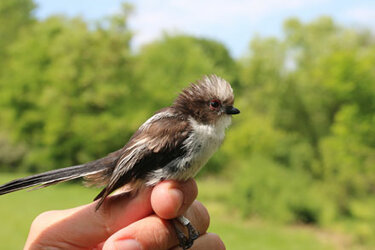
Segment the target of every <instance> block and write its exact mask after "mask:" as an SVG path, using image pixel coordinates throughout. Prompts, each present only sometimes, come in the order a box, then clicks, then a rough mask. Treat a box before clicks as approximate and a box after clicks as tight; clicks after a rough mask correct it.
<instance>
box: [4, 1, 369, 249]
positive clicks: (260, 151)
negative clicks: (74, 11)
mask: <svg viewBox="0 0 375 250" xmlns="http://www.w3.org/2000/svg"><path fill="white" fill-rule="evenodd" d="M34 8H35V4H34V3H33V1H32V0H18V1H13V0H2V1H1V2H0V37H1V39H0V110H1V112H0V121H1V122H0V171H1V172H2V174H1V180H2V182H5V181H8V180H9V179H11V178H13V177H15V176H17V174H15V173H16V172H20V173H26V172H27V173H36V172H41V171H45V170H49V169H53V168H59V167H64V166H69V165H74V164H78V163H82V162H86V161H90V160H93V159H96V158H99V157H102V156H104V155H106V154H107V153H109V152H111V151H114V150H115V149H118V148H119V147H121V146H123V145H124V143H125V142H126V141H127V139H128V138H129V137H130V136H131V134H132V133H133V132H134V131H135V130H136V129H137V128H138V126H139V125H140V124H141V123H142V122H143V121H145V120H146V119H147V117H149V116H150V115H152V113H153V112H155V111H156V110H158V109H160V108H162V107H164V106H167V105H169V104H170V103H171V102H172V101H173V99H174V98H175V97H176V95H177V93H178V92H179V91H180V90H181V89H182V88H184V87H186V86H187V85H188V83H189V82H192V81H195V80H196V79H199V78H200V77H202V75H205V74H211V73H215V74H218V75H220V76H222V77H224V78H225V79H227V80H228V81H230V82H231V83H232V86H233V88H234V91H235V94H236V106H237V107H238V108H239V109H240V110H241V115H239V116H236V117H235V118H234V123H233V125H232V127H231V128H230V130H228V134H227V139H226V141H225V143H224V144H223V146H222V148H221V149H220V152H219V153H217V154H216V155H215V156H214V157H213V159H211V160H210V162H209V163H208V165H207V166H206V168H205V169H204V171H202V173H201V174H200V176H199V177H200V180H199V183H200V191H201V196H200V198H201V199H202V200H203V201H204V202H205V203H206V204H207V206H208V207H209V209H210V212H211V214H213V215H212V217H213V222H212V224H213V226H212V231H215V232H218V233H220V234H221V235H222V237H223V238H224V239H225V240H226V243H227V244H229V245H228V248H229V249H235V248H236V246H237V249H241V248H240V246H243V245H244V244H246V245H248V246H254V249H300V248H301V247H303V249H307V248H306V246H312V249H317V248H318V249H326V248H327V249H332V248H333V249H352V248H360V249H366V248H368V249H371V248H374V247H375V240H374V239H375V213H374V212H373V211H375V197H374V193H375V168H374V165H375V112H374V111H375V83H374V80H375V67H374V65H375V36H374V34H373V33H371V32H370V31H369V30H366V29H354V28H350V27H344V26H342V25H340V24H338V23H336V22H335V21H334V20H332V19H331V18H329V17H321V18H319V19H317V20H315V21H312V22H310V23H303V22H301V21H300V20H298V19H293V18H291V19H289V20H286V21H285V23H284V34H283V36H282V37H278V38H276V37H256V38H254V39H253V40H252V41H250V43H249V50H248V52H247V53H246V54H245V55H243V56H242V57H241V58H239V59H234V58H232V57H231V55H230V54H229V52H228V50H227V48H226V47H225V46H224V45H223V44H221V43H220V42H217V41H214V40H211V39H206V38H202V37H193V36H188V35H184V34H165V35H164V36H163V37H162V38H160V39H159V40H156V41H154V42H152V43H150V44H148V45H146V46H144V47H142V48H141V49H140V50H139V51H137V52H135V51H133V50H132V49H131V48H130V43H131V41H132V37H133V34H132V30H130V29H129V27H128V23H127V22H128V20H129V18H131V13H132V8H131V6H129V5H126V4H125V5H124V8H123V12H122V13H119V14H117V15H115V16H111V17H108V18H106V19H104V20H99V21H97V22H96V23H89V22H87V21H85V20H83V19H82V18H67V17H64V16H51V17H49V18H47V19H45V20H37V19H36V18H35V17H34V15H33V9H34ZM10 172H13V174H9V173H10ZM18 175H20V174H18ZM51 190H53V191H51ZM60 191H61V195H62V193H65V192H67V193H68V192H72V194H71V195H69V197H70V196H72V197H73V196H76V198H77V201H74V200H73V201H67V200H66V199H56V202H54V203H53V204H54V207H50V206H48V205H47V203H44V202H42V201H41V202H35V200H34V199H36V198H37V197H40V199H43V197H41V196H43V195H45V197H47V198H46V201H47V200H48V199H49V198H48V197H50V196H55V197H60V194H59V192H60ZM39 192H40V193H39ZM43 192H44V193H43ZM49 192H50V193H49ZM95 192H97V190H86V189H84V188H78V187H77V186H74V185H63V186H62V187H61V188H59V187H57V188H52V189H50V191H38V192H35V193H27V195H26V193H25V192H21V193H20V194H14V195H9V196H5V197H1V203H0V204H1V206H0V209H1V210H4V211H2V213H1V214H3V215H4V214H12V216H9V217H8V218H7V220H8V221H5V223H6V225H11V224H13V225H17V226H16V228H18V226H19V227H20V228H21V227H22V228H23V229H22V230H23V231H22V232H23V233H22V234H21V233H20V234H19V235H18V236H20V237H22V238H24V237H25V232H26V233H27V228H28V225H29V224H30V221H31V220H32V218H33V217H34V216H35V215H36V214H37V213H39V212H41V211H43V210H47V209H60V208H64V207H69V206H74V205H78V204H82V203H83V202H89V201H90V199H91V198H92V197H93V196H94V193H95ZM17 197H19V198H17ZM27 197H33V199H31V198H27ZM83 197H84V198H83ZM59 200H60V201H59ZM25 202H27V203H28V208H29V209H30V211H34V212H30V214H25V217H19V218H20V219H17V217H18V214H19V213H21V212H16V211H17V209H16V208H17V204H18V205H19V204H20V203H25ZM15 212H16V213H15ZM3 225H4V224H3ZM9 232H11V231H9ZM13 232H14V233H12V234H10V235H9V236H8V237H6V238H5V239H4V240H3V241H2V242H10V241H15V242H19V240H17V230H16V231H13ZM3 235H6V234H5V233H3ZM322 235H323V236H322ZM327 242H328V243H327ZM236 244H237V245H236ZM284 245H285V246H284ZM14 246H15V245H14ZM18 246H19V245H18ZM229 246H230V247H229ZM15 249H16V248H15Z"/></svg>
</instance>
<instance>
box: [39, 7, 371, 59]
mask: <svg viewBox="0 0 375 250" xmlns="http://www.w3.org/2000/svg"><path fill="white" fill-rule="evenodd" d="M35 1H36V3H37V4H38V9H37V11H36V15H37V17H39V18H45V17H48V16H50V15H52V14H57V13H58V14H64V15H67V16H83V17H84V18H85V19H87V20H96V19H100V18H101V17H104V16H108V15H111V14H113V13H116V12H118V11H119V9H120V5H121V2H123V1H121V0H80V1H77V0H64V1H51V0H35ZM127 2H129V3H131V4H133V5H134V7H135V13H134V15H133V16H132V17H131V20H130V26H131V28H132V29H133V30H134V31H135V37H134V39H133V46H134V47H135V48H138V47H139V46H141V45H142V44H145V43H147V42H150V41H152V40H154V39H156V38H158V37H159V36H160V34H162V32H163V31H169V32H184V33H188V34H192V35H196V36H204V37H208V38H213V39H216V40H218V41H221V42H223V43H224V44H225V45H226V46H227V47H228V49H229V50H230V51H231V53H232V55H233V56H235V57H238V56H240V55H241V54H243V53H244V52H246V51H247V48H248V44H249V41H250V39H251V37H252V36H254V35H255V34H259V35H261V36H269V35H276V36H277V35H280V34H281V31H282V23H283V21H284V20H285V19H286V18H288V17H298V18H300V19H301V20H303V21H310V20H312V19H314V18H317V17H319V16H322V15H329V16H332V17H334V19H335V20H337V21H338V22H340V23H343V24H345V25H348V26H360V27H369V28H370V29H373V30H375V28H374V27H375V1H373V0H358V1H353V0H342V1H339V0H288V1H287V0H284V1H282V0H232V1H228V0H129V1H127Z"/></svg>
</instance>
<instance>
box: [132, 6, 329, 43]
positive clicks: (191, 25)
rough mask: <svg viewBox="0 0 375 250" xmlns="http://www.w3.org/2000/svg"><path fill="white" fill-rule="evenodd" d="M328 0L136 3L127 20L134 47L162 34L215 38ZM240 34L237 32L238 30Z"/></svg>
mask: <svg viewBox="0 0 375 250" xmlns="http://www.w3.org/2000/svg"><path fill="white" fill-rule="evenodd" d="M327 1H329V0H289V1H285V0H248V1H246V0H232V1H227V0H204V1H199V0H159V1H155V0H138V1H135V2H134V4H135V7H136V13H135V16H133V17H132V18H131V20H130V23H131V26H132V27H133V28H134V29H135V31H136V36H135V37H134V44H135V46H136V47H137V46H139V45H140V44H144V43H147V42H149V41H151V40H153V39H155V38H156V37H158V36H160V34H161V33H162V31H183V32H187V33H191V34H194V35H202V34H204V35H206V36H207V35H208V36H211V37H214V38H218V37H220V36H223V34H224V33H227V34H229V33H231V32H234V31H233V30H240V29H244V28H245V29H244V30H243V32H249V31H248V30H246V27H247V26H249V25H257V24H260V23H261V21H262V20H263V19H264V18H272V15H273V14H277V13H282V12H283V11H290V10H297V9H300V8H308V7H309V6H312V5H314V6H316V5H318V4H321V3H324V2H327ZM238 32H240V31H238Z"/></svg>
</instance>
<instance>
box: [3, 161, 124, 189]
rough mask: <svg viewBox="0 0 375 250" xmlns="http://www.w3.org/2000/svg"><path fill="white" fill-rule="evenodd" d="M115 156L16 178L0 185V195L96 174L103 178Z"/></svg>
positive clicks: (108, 173) (107, 173) (109, 169)
mask: <svg viewBox="0 0 375 250" xmlns="http://www.w3.org/2000/svg"><path fill="white" fill-rule="evenodd" d="M116 158H117V157H110V156H107V157H105V158H102V159H99V160H96V161H92V162H89V163H86V164H82V165H77V166H71V167H67V168H61V169H56V170H51V171H48V172H44V173H41V174H36V175H32V176H27V177H24V178H20V179H16V180H13V181H10V182H8V183H6V184H4V185H1V186H0V195H3V194H7V193H11V192H14V191H17V190H21V189H25V188H30V187H34V188H35V189H38V188H43V187H47V186H50V185H53V184H56V183H60V182H64V181H70V180H74V179H77V178H80V177H90V176H96V177H95V178H100V179H105V177H106V176H110V175H111V173H112V171H113V169H114V166H115V163H116V160H117V159H116Z"/></svg>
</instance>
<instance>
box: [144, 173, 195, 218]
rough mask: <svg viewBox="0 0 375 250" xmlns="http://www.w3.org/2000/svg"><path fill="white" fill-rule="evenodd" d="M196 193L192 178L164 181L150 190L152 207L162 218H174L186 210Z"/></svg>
mask: <svg viewBox="0 0 375 250" xmlns="http://www.w3.org/2000/svg"><path fill="white" fill-rule="evenodd" d="M197 195H198V188H197V184H196V182H195V181H194V180H193V179H189V180H188V181H186V182H176V181H164V182H162V183H160V184H158V185H157V186H156V187H155V188H154V189H153V191H152V194H151V205H152V209H153V210H154V211H155V213H156V214H157V215H158V216H159V217H161V218H163V219H172V218H176V217H178V216H180V215H181V214H182V213H184V212H185V211H186V209H187V208H188V207H189V206H190V205H191V204H192V203H193V201H194V200H195V198H197Z"/></svg>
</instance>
